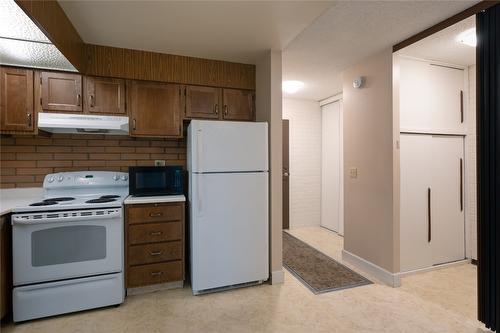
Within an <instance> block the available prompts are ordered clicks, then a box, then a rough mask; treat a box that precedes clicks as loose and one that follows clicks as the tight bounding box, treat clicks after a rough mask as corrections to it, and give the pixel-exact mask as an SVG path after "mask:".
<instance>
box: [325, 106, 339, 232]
mask: <svg viewBox="0 0 500 333" xmlns="http://www.w3.org/2000/svg"><path fill="white" fill-rule="evenodd" d="M321 132H322V141H321V142H322V143H321V145H322V148H321V150H322V159H321V177H322V182H321V183H322V187H321V225H322V226H323V227H325V228H327V229H330V230H333V231H335V232H338V233H339V234H341V235H342V234H344V204H343V179H342V174H343V171H342V170H343V162H342V156H343V151H342V135H343V134H342V101H337V102H334V103H331V104H327V105H325V106H323V107H322V131H321Z"/></svg>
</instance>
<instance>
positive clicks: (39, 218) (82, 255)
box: [12, 208, 123, 286]
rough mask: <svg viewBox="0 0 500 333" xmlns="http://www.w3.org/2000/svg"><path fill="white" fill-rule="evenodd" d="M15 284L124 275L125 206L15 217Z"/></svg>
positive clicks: (16, 215)
mask: <svg viewBox="0 0 500 333" xmlns="http://www.w3.org/2000/svg"><path fill="white" fill-rule="evenodd" d="M12 240H13V242H12V244H13V247H12V250H13V251H12V252H13V253H12V254H13V280H14V285H15V286H20V285H26V284H31V283H37V282H45V281H53V280H61V279H69V278H76V277H84V276H91V275H97V274H106V273H114V272H120V271H122V267H123V214H122V209H121V208H108V209H95V210H80V211H65V212H48V213H26V214H14V215H13V216H12Z"/></svg>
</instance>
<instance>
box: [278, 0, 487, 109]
mask: <svg viewBox="0 0 500 333" xmlns="http://www.w3.org/2000/svg"><path fill="white" fill-rule="evenodd" d="M477 2H478V1H344V2H336V3H335V4H334V5H333V6H331V7H330V8H329V9H328V10H327V11H326V12H325V13H323V14H322V15H321V16H320V17H319V18H317V19H316V20H315V21H314V23H313V24H311V25H310V26H308V27H307V28H306V29H305V30H304V31H302V32H301V33H300V34H299V35H298V36H297V37H296V38H295V39H294V40H293V41H292V42H291V43H290V44H288V45H287V47H286V48H285V50H284V52H283V80H300V81H303V82H304V83H305V86H304V88H303V89H302V90H301V91H299V92H297V93H296V94H293V95H290V96H289V97H293V98H303V99H312V100H321V99H324V98H326V97H329V96H332V95H334V94H336V93H339V92H341V91H342V77H341V73H342V71H343V70H344V69H346V68H348V67H350V66H352V65H354V64H356V63H357V62H359V61H361V60H362V59H363V58H365V57H368V56H370V55H372V54H375V53H377V52H380V51H382V50H384V49H386V48H389V47H391V46H392V45H394V44H396V43H398V42H400V41H402V40H404V39H406V38H408V37H410V36H412V35H414V34H416V33H418V32H420V31H422V30H424V29H426V28H428V27H430V26H432V25H434V24H436V23H438V22H440V21H442V20H444V19H446V18H448V17H450V16H452V15H454V14H456V13H458V12H460V11H462V10H464V9H466V8H468V7H470V6H472V5H474V4H475V3H477Z"/></svg>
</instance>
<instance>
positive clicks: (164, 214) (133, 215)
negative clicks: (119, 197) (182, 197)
mask: <svg viewBox="0 0 500 333" xmlns="http://www.w3.org/2000/svg"><path fill="white" fill-rule="evenodd" d="M182 210H183V209H182V205H181V204H153V205H146V206H142V205H141V206H130V207H128V223H129V224H135V223H147V222H161V221H180V220H182Z"/></svg>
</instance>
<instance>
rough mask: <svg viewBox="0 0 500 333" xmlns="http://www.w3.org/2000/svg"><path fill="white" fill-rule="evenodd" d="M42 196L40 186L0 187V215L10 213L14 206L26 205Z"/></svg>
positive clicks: (40, 198)
mask: <svg viewBox="0 0 500 333" xmlns="http://www.w3.org/2000/svg"><path fill="white" fill-rule="evenodd" d="M42 198H43V188H41V187H30V188H9V189H0V215H4V214H8V213H10V212H11V211H12V208H14V207H17V206H26V205H29V204H31V203H33V202H37V201H40V200H42Z"/></svg>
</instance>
